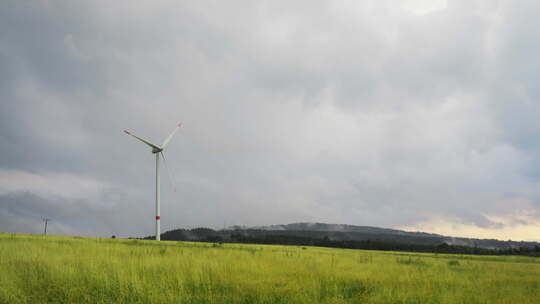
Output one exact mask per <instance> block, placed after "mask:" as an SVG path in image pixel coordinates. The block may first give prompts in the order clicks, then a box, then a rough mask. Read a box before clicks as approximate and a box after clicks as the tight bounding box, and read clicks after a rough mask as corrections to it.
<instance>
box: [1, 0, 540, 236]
mask: <svg viewBox="0 0 540 304" xmlns="http://www.w3.org/2000/svg"><path fill="white" fill-rule="evenodd" d="M1 6H2V7H1V8H0V37H2V38H0V67H1V69H0V88H1V93H0V100H1V103H0V151H1V152H2V158H1V159H0V169H3V170H6V169H16V170H21V171H26V172H34V173H48V172H52V173H69V174H74V175H78V176H81V177H89V178H92V179H96V180H100V181H101V182H102V183H103V184H105V185H107V186H108V187H109V189H114V191H115V193H117V196H115V198H114V199H113V200H114V201H115V205H114V207H111V209H108V208H106V207H104V206H103V205H102V204H100V202H101V201H106V200H108V199H110V195H105V194H104V196H102V197H100V198H98V199H97V200H94V199H89V198H87V197H80V198H78V199H73V198H66V197H62V196H60V197H43V196H36V194H32V193H27V194H24V195H23V194H21V193H16V194H3V196H2V206H1V207H0V211H1V214H3V216H4V217H3V220H2V222H1V224H0V229H3V230H6V229H8V230H12V229H13V230H20V231H29V230H26V229H27V228H25V226H26V225H28V226H29V227H30V226H32V225H33V224H28V223H30V221H34V222H35V221H37V222H36V223H38V222H39V218H38V217H39V216H40V214H41V213H47V212H49V213H53V214H50V215H49V216H50V217H53V218H55V216H56V217H57V218H59V220H58V221H59V223H58V224H59V225H60V222H61V223H62V225H64V226H65V230H64V231H63V232H62V233H68V234H69V233H73V234H77V233H87V234H92V233H93V232H95V233H96V234H100V233H103V234H109V233H111V232H110V231H112V230H115V231H120V232H116V233H117V234H126V235H127V234H130V233H132V234H134V235H144V234H151V231H152V225H151V218H152V216H151V215H152V212H153V211H152V198H153V196H152V191H153V189H152V179H153V159H152V155H151V154H150V153H148V152H149V151H147V150H145V147H144V146H141V145H140V144H139V143H137V142H135V141H133V139H132V138H128V137H126V136H124V135H123V134H122V133H121V131H122V130H123V129H126V128H128V129H130V130H132V131H134V132H135V133H137V134H140V135H142V136H145V137H148V138H149V139H151V140H155V141H160V140H162V139H163V138H164V136H166V134H167V133H168V132H169V131H170V129H171V128H172V127H173V126H174V125H175V123H176V121H177V120H179V119H180V120H183V121H184V128H183V129H182V130H181V132H180V133H179V134H178V135H177V137H176V138H175V139H174V141H173V142H172V143H171V146H170V151H168V152H169V153H168V155H167V156H168V162H169V165H170V169H171V171H173V172H174V173H175V175H176V177H177V180H178V188H179V190H178V192H177V193H174V192H172V191H171V190H170V187H168V186H167V185H166V184H165V181H164V185H163V187H162V188H163V197H164V203H163V212H164V213H166V215H165V216H164V221H163V224H164V226H166V227H165V228H175V227H179V226H213V227H220V226H221V225H222V223H223V221H227V222H228V223H229V224H247V225H264V224H275V223H286V222H291V221H312V220H313V221H326V222H343V223H348V224H365V225H378V226H398V225H412V224H413V223H415V222H417V221H419V220H423V219H426V218H427V217H429V216H431V215H441V216H456V217H459V218H462V219H463V220H464V221H466V222H471V223H475V224H477V225H483V226H486V225H489V223H486V222H485V219H484V217H483V216H482V214H487V213H499V212H506V209H505V208H504V207H501V203H499V202H500V201H504V200H507V199H508V198H513V197H518V198H525V199H527V200H529V201H530V203H531V204H532V205H533V206H534V207H535V208H538V207H539V202H540V201H539V199H538V198H539V193H538V190H537V189H536V188H537V187H536V184H537V183H538V175H537V174H536V173H535V172H537V171H538V170H537V169H538V166H537V165H536V163H537V161H536V160H537V158H538V155H539V154H538V141H537V140H535V139H534V134H536V133H537V132H536V131H538V124H537V123H536V119H535V118H536V117H537V115H535V113H538V109H539V106H538V105H536V103H535V102H534V101H535V100H536V98H537V97H538V89H537V88H536V87H537V86H536V78H537V77H536V72H535V70H537V69H535V66H536V65H537V63H538V60H537V58H536V56H535V55H534V54H536V53H537V51H538V45H537V43H536V42H535V41H538V39H535V37H536V36H538V32H537V31H536V30H535V29H536V28H538V27H535V26H534V24H531V23H533V22H535V21H534V20H535V18H534V17H533V16H531V15H530V14H531V12H533V11H535V9H534V7H535V6H536V4H535V3H533V2H528V1H524V2H520V3H519V4H516V3H510V2H504V1H501V2H498V1H474V2H471V1H451V2H449V3H448V6H447V8H446V9H445V10H440V11H436V12H432V13H429V14H427V15H423V16H415V15H411V14H410V13H407V12H406V11H404V10H403V9H401V8H400V6H399V5H397V4H396V2H395V1H373V2H369V1H368V2H363V3H361V4H355V3H352V2H351V3H346V4H335V3H334V4H331V3H326V2H311V1H310V2H298V3H295V4H291V3H285V2H282V3H275V2H272V3H249V4H246V3H239V2H227V3H210V2H183V3H173V2H168V1H156V2H154V3H152V4H133V3H130V4H128V3H127V2H125V3H124V2H115V3H105V2H101V3H85V4H83V3H72V2H33V3H14V2H12V3H8V2H6V3H2V4H1ZM164 177H165V176H164ZM135 190H136V191H135ZM133 193H137V194H136V195H134V194H133ZM81 196H82V194H81ZM53 202H54V203H53ZM44 206H45V207H44ZM147 213H148V214H147ZM6 214H9V216H8V215H6ZM82 214H84V215H82ZM7 218H9V222H8V219H7ZM70 218H71V219H73V221H72V220H70ZM141 218H147V219H148V220H146V221H144V220H143V221H142V223H143V224H141V222H140V221H139V220H136V219H141ZM77 221H81V222H84V223H85V224H84V225H80V224H77V223H76V222H77ZM6 223H9V224H6ZM36 225H38V226H36V227H39V223H38V224H36ZM6 227H7V228H6ZM13 227H16V228H13ZM32 227H33V226H32ZM32 229H34V228H32ZM35 229H37V228H35ZM93 229H94V230H93ZM32 231H34V230H32ZM36 231H37V230H36Z"/></svg>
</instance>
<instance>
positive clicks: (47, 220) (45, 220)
mask: <svg viewBox="0 0 540 304" xmlns="http://www.w3.org/2000/svg"><path fill="white" fill-rule="evenodd" d="M43 221H44V222H45V230H44V231H43V234H44V235H47V224H48V223H49V221H50V219H48V218H44V219H43Z"/></svg>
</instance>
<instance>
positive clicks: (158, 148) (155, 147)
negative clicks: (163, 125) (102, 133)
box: [124, 123, 182, 241]
mask: <svg viewBox="0 0 540 304" xmlns="http://www.w3.org/2000/svg"><path fill="white" fill-rule="evenodd" d="M181 126H182V123H178V125H177V126H176V128H174V130H173V131H172V133H171V135H169V136H168V137H167V138H166V139H165V140H164V141H163V143H162V144H161V146H158V145H155V144H153V143H151V142H149V141H148V140H146V139H143V138H141V137H139V136H137V135H134V134H131V133H130V132H129V131H127V130H124V133H126V134H128V135H131V136H133V137H135V138H136V139H138V140H140V141H142V142H143V143H145V144H147V145H148V146H150V147H151V148H152V153H154V154H155V155H156V241H159V240H160V239H161V237H160V229H159V228H160V227H159V221H160V220H161V216H160V209H159V156H160V155H161V157H162V158H163V164H164V165H165V169H167V173H168V175H169V179H170V180H171V174H170V172H169V168H167V163H166V161H165V155H164V154H163V150H165V148H166V147H167V145H168V144H169V142H170V141H171V139H172V138H173V136H174V134H175V133H176V131H178V129H180V127H181ZM171 184H172V181H171ZM173 188H174V187H173Z"/></svg>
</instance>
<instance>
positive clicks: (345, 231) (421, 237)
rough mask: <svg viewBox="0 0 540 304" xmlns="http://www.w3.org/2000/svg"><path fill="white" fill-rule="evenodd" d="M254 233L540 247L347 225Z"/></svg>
mask: <svg viewBox="0 0 540 304" xmlns="http://www.w3.org/2000/svg"><path fill="white" fill-rule="evenodd" d="M252 229H257V230H265V231H275V232H276V233H277V232H278V231H295V232H296V233H298V234H303V233H302V232H306V231H308V232H313V233H314V234H319V235H326V236H328V237H331V239H337V240H367V239H385V240H395V241H405V242H414V243H429V244H440V243H446V244H448V245H457V246H469V247H479V248H487V249H505V248H519V247H526V248H532V247H534V246H538V245H540V243H537V242H521V241H519V242H518V241H501V240H495V239H474V238H463V237H450V236H444V235H440V234H433V233H425V232H409V231H403V230H397V229H388V228H379V227H370V226H354V225H344V224H326V223H292V224H286V225H271V226H260V227H253V228H252Z"/></svg>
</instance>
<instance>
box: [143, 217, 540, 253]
mask: <svg viewBox="0 0 540 304" xmlns="http://www.w3.org/2000/svg"><path fill="white" fill-rule="evenodd" d="M151 238H152V237H147V239H151ZM161 238H162V239H163V240H183V241H186V240H188V241H214V242H241V243H265V244H297V245H306V244H307V245H314V244H317V245H320V246H327V247H341V248H361V249H380V250H385V249H386V248H389V249H388V250H413V251H424V252H437V246H441V245H448V246H453V247H455V248H454V249H456V251H455V252H461V253H471V252H470V250H468V249H464V250H461V249H460V250H457V249H459V248H462V247H468V248H478V249H487V250H499V251H501V250H510V252H512V250H513V249H518V248H524V249H534V248H538V247H539V245H540V244H539V243H536V242H518V241H501V240H495V239H474V238H460V237H449V236H444V235H439V234H432V233H425V232H409V231H403V230H397V229H388V228H379V227H370V226H354V225H343V224H326V223H292V224H286V225H271V226H258V227H249V228H245V227H240V226H232V227H229V228H227V229H222V230H213V229H209V228H196V229H176V230H171V231H167V232H165V233H163V234H162V236H161ZM368 241H371V243H369V244H366V242H368ZM375 241H376V242H378V243H377V244H376V245H373V242H375ZM354 242H356V243H354ZM368 245H369V246H368ZM366 246H367V247H366ZM373 246H375V247H373ZM415 248H416V249H415ZM481 253H482V254H486V253H487V252H484V251H482V252H481Z"/></svg>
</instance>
